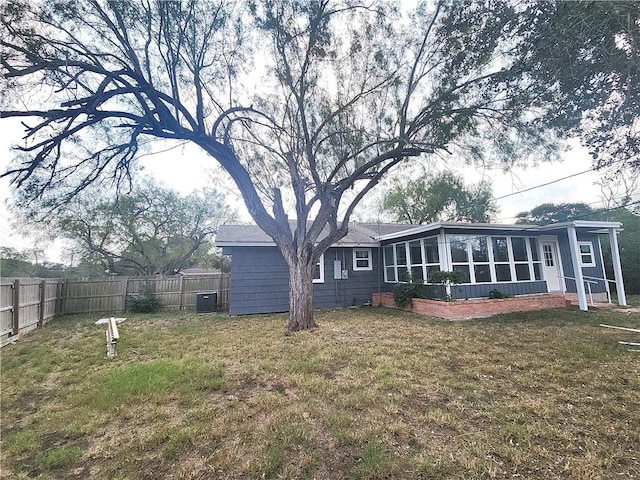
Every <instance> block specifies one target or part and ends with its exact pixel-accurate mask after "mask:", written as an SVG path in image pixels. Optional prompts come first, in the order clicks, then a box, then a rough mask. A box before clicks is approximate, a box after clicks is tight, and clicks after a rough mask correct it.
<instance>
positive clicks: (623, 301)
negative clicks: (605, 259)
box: [609, 228, 627, 306]
mask: <svg viewBox="0 0 640 480" xmlns="http://www.w3.org/2000/svg"><path fill="white" fill-rule="evenodd" d="M609 241H610V242H611V259H612V260H613V274H614V277H615V280H616V291H617V293H618V305H622V306H626V305H627V296H626V295H625V293H624V281H623V280H622V266H621V265H620V252H619V251H618V231H617V230H616V229H615V228H610V229H609Z"/></svg>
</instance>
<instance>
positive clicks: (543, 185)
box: [494, 168, 594, 200]
mask: <svg viewBox="0 0 640 480" xmlns="http://www.w3.org/2000/svg"><path fill="white" fill-rule="evenodd" d="M593 171H594V169H593V168H590V169H589V170H585V171H583V172H578V173H573V174H571V175H567V176H566V177H562V178H558V179H556V180H552V181H550V182H547V183H541V184H540V185H536V186H534V187H529V188H525V189H524V190H518V191H517V192H513V193H508V194H506V195H502V196H501V197H496V198H494V200H502V199H503V198H507V197H512V196H514V195H519V194H521V193H524V192H530V191H531V190H535V189H536V188H541V187H546V186H547V185H551V184H553V183H557V182H561V181H562V180H566V179H567V178H573V177H577V176H578V175H583V174H585V173H588V172H593Z"/></svg>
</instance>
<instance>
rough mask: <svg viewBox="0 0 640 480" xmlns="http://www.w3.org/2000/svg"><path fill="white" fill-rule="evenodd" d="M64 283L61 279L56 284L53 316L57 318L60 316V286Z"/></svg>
mask: <svg viewBox="0 0 640 480" xmlns="http://www.w3.org/2000/svg"><path fill="white" fill-rule="evenodd" d="M63 283H64V281H63V280H62V279H60V280H58V283H57V284H56V306H55V312H54V314H55V315H56V316H57V317H59V316H60V315H62V285H63Z"/></svg>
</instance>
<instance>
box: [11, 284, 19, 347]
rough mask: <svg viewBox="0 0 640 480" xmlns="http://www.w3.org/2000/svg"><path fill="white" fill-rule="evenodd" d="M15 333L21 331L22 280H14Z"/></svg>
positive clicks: (13, 326)
mask: <svg viewBox="0 0 640 480" xmlns="http://www.w3.org/2000/svg"><path fill="white" fill-rule="evenodd" d="M12 320H13V325H12V328H13V333H12V335H17V334H18V332H19V331H20V280H18V279H17V278H16V279H15V280H14V281H13V319H12Z"/></svg>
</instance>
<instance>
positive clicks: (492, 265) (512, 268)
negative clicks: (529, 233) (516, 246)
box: [446, 234, 593, 285]
mask: <svg viewBox="0 0 640 480" xmlns="http://www.w3.org/2000/svg"><path fill="white" fill-rule="evenodd" d="M453 237H459V238H460V239H464V241H465V251H466V253H467V261H466V262H454V261H453V258H452V254H451V239H452V238H453ZM475 237H486V238H487V248H488V253H489V262H488V263H487V262H476V261H475V260H474V259H473V249H472V248H471V241H470V240H471V239H473V238H475ZM495 238H505V239H506V242H507V243H506V246H507V256H508V261H496V259H495V255H494V251H493V240H494V239H495ZM514 238H523V239H524V245H525V249H526V255H527V260H526V261H524V260H518V261H516V260H515V258H514V253H513V239H514ZM529 238H531V237H525V236H520V235H471V234H447V236H446V245H447V248H446V250H447V255H448V257H449V262H450V265H451V267H450V268H453V266H454V265H460V266H467V267H468V268H469V280H470V281H469V282H468V283H467V282H465V283H463V285H486V284H487V283H488V282H476V277H475V265H476V264H478V265H487V264H488V265H489V271H490V273H491V283H498V284H500V283H529V282H539V281H543V280H544V278H543V274H542V260H540V258H542V257H541V256H540V251H539V249H540V242H541V241H540V238H539V237H536V238H537V242H538V243H537V245H538V252H537V256H538V260H533V254H532V249H531V243H530V240H529ZM583 243H589V242H583ZM591 251H592V252H593V248H592V250H591ZM534 264H538V265H540V267H539V268H540V276H541V278H540V279H536V276H535V270H534ZM497 265H508V266H509V272H510V275H511V280H509V281H504V280H503V281H498V279H497V273H496V266H497ZM516 265H527V266H528V269H529V280H518V279H517V275H516Z"/></svg>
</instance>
